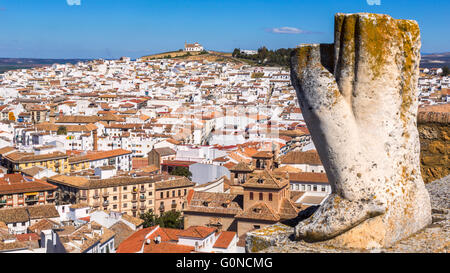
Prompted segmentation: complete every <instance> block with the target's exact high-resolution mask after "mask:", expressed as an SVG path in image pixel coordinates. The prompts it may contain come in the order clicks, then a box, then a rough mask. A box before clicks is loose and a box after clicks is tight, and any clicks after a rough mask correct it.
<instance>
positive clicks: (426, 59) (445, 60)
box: [420, 52, 450, 68]
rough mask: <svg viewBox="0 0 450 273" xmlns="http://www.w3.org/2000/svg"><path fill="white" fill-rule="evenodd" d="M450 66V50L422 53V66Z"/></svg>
mask: <svg viewBox="0 0 450 273" xmlns="http://www.w3.org/2000/svg"><path fill="white" fill-rule="evenodd" d="M444 66H447V67H450V52H445V53H422V60H421V62H420V67H423V68H433V67H436V68H438V67H444Z"/></svg>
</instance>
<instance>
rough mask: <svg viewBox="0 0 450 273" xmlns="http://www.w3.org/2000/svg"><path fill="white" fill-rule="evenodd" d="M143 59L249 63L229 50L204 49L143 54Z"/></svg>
mask: <svg viewBox="0 0 450 273" xmlns="http://www.w3.org/2000/svg"><path fill="white" fill-rule="evenodd" d="M142 59H144V60H145V59H147V60H152V59H183V60H190V61H194V60H207V61H210V62H226V61H228V62H234V63H244V64H245V63H247V62H245V61H243V60H239V59H237V58H233V56H232V54H231V53H228V52H218V51H212V50H208V51H203V52H189V54H187V52H185V51H183V50H179V51H169V52H164V53H158V54H153V55H148V56H143V57H142Z"/></svg>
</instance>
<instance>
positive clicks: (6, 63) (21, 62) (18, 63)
mask: <svg viewBox="0 0 450 273" xmlns="http://www.w3.org/2000/svg"><path fill="white" fill-rule="evenodd" d="M85 61H89V59H33V58H0V73H3V72H6V71H8V70H15V69H29V68H33V67H42V66H49V65H53V64H66V63H71V64H76V63H78V62H85Z"/></svg>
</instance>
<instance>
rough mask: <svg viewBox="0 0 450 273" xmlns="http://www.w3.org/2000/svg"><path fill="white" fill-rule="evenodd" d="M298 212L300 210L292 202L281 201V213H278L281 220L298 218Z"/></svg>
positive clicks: (287, 200)
mask: <svg viewBox="0 0 450 273" xmlns="http://www.w3.org/2000/svg"><path fill="white" fill-rule="evenodd" d="M298 212H299V210H298V209H297V207H296V206H295V204H294V203H293V202H292V201H291V200H289V199H286V198H284V199H283V200H282V201H281V206H280V211H279V212H278V214H279V215H280V219H292V218H295V217H297V216H298Z"/></svg>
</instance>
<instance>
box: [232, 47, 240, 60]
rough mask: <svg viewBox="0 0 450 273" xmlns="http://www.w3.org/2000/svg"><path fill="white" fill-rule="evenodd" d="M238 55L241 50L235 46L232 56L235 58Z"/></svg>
mask: <svg viewBox="0 0 450 273" xmlns="http://www.w3.org/2000/svg"><path fill="white" fill-rule="evenodd" d="M240 55H241V50H240V49H239V48H235V49H234V50H233V54H232V56H233V57H236V58H239V57H240Z"/></svg>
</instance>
